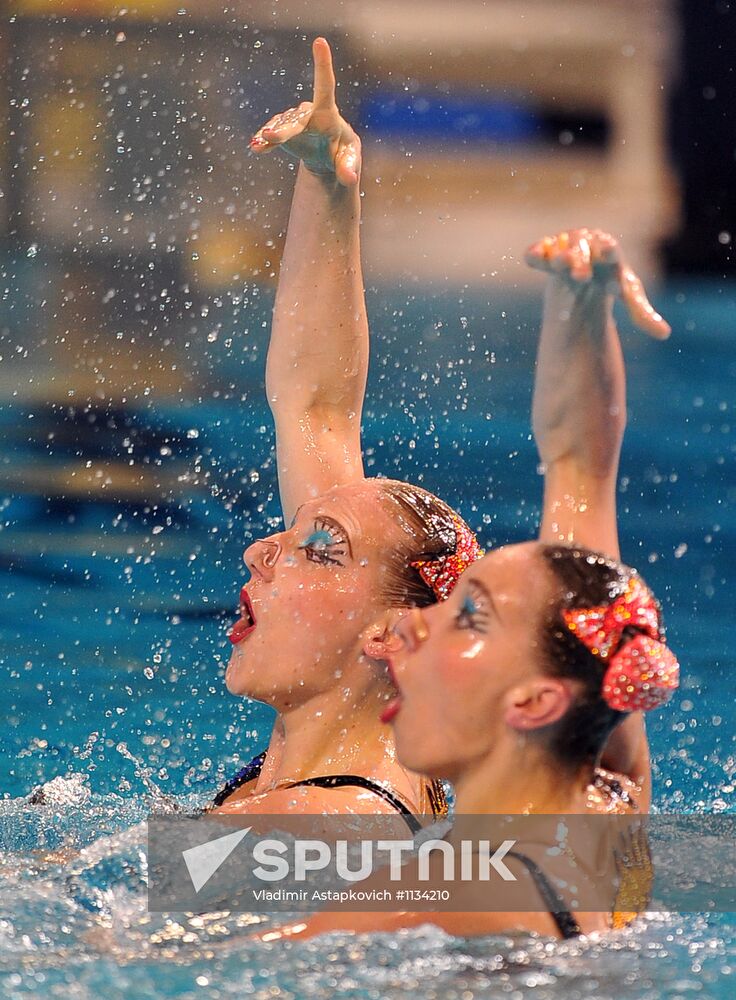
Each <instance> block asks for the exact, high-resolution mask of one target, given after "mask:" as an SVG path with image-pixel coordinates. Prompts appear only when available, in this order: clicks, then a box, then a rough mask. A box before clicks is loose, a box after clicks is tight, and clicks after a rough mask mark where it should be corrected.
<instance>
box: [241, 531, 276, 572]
mask: <svg viewBox="0 0 736 1000" xmlns="http://www.w3.org/2000/svg"><path fill="white" fill-rule="evenodd" d="M281 551H282V549H281V542H280V541H279V540H278V538H259V539H257V540H256V541H255V542H253V544H252V545H249V546H248V548H247V549H246V550H245V552H244V553H243V562H244V563H245V565H246V566H247V567H248V569H249V570H250V573H251V575H252V576H262V577H263V578H264V580H269V581H270V580H273V571H274V567H275V566H276V563H277V562H278V561H279V556H280V555H281Z"/></svg>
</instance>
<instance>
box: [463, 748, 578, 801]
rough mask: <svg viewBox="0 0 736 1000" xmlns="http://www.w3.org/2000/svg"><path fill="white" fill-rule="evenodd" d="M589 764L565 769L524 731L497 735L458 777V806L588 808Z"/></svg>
mask: <svg viewBox="0 0 736 1000" xmlns="http://www.w3.org/2000/svg"><path fill="white" fill-rule="evenodd" d="M590 779H591V769H590V768H589V767H587V766H584V767H581V768H580V769H579V770H578V771H577V772H575V771H573V772H570V771H565V770H563V769H561V767H560V765H559V763H556V762H555V761H553V760H550V758H549V757H548V755H547V753H546V751H545V750H544V748H542V747H540V746H539V744H538V743H536V742H535V741H533V740H530V739H529V738H528V737H526V736H524V735H523V734H520V733H511V734H509V735H508V736H506V737H504V738H502V739H501V740H499V743H498V745H497V746H495V747H494V748H493V750H492V751H491V753H489V754H487V755H485V756H483V757H480V758H478V759H477V760H475V761H473V762H472V763H471V764H470V765H468V766H467V767H465V768H463V771H462V772H461V773H460V774H458V775H457V776H456V777H455V778H454V779H452V780H453V781H454V785H455V799H456V812H457V813H458V814H459V815H480V814H484V813H508V814H521V813H560V814H565V813H577V812H583V811H584V810H585V803H586V794H587V786H588V783H589V781H590Z"/></svg>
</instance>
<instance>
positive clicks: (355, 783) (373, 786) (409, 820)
mask: <svg viewBox="0 0 736 1000" xmlns="http://www.w3.org/2000/svg"><path fill="white" fill-rule="evenodd" d="M299 785H312V786H314V787H316V788H350V787H353V788H365V789H366V790H367V791H369V792H373V793H374V794H376V795H380V796H381V798H382V799H383V800H384V801H385V802H388V804H389V805H390V806H392V807H393V808H394V809H395V810H396V811H397V812H399V813H401V816H402V818H403V819H404V821H405V822H406V825H407V826H408V827H409V829H410V830H411V832H412V833H418V832H419V831H420V830H421V829H422V824H421V823H420V822H419V820H418V819H417V818H416V816H415V815H414V813H413V812H412V811H411V809H410V808H409V807H408V806H407V805H406V803H405V802H402V801H401V799H400V798H399V797H398V795H396V794H395V793H394V792H391V791H389V789H388V788H385V787H384V786H383V785H380V784H379V783H378V782H377V781H372V780H371V779H370V778H364V777H363V776H362V775H360V774H323V775H320V776H319V777H318V778H305V780H304V781H295V782H294V783H293V784H292V785H288V786H287V787H288V788H297V787H298V786H299Z"/></svg>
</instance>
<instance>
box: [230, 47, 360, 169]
mask: <svg viewBox="0 0 736 1000" xmlns="http://www.w3.org/2000/svg"><path fill="white" fill-rule="evenodd" d="M312 55H313V56H314V95H313V99H312V100H311V101H303V102H302V103H301V104H300V105H299V106H298V107H296V108H289V110H288V111H283V112H282V113H281V114H280V115H276V116H275V117H274V118H272V119H271V120H270V121H268V122H266V124H265V125H264V126H263V127H262V128H260V129H259V130H258V131H257V132H256V134H255V135H254V136H253V138H252V139H251V141H250V148H251V149H252V150H253V152H254V153H267V152H270V151H271V150H272V149H276V148H277V147H279V146H280V147H281V148H282V149H283V150H284V151H285V152H287V153H290V154H291V155H292V156H295V157H296V158H297V159H299V160H303V161H304V164H305V166H306V167H307V168H308V169H309V170H311V171H312V172H313V173H317V174H333V175H334V176H335V177H336V178H337V180H338V181H339V182H340V184H342V185H344V186H345V187H351V186H352V185H353V184H357V183H358V179H359V177H360V139H359V138H358V136H357V135H356V134H355V132H354V131H353V130H352V128H351V127H350V125H348V123H347V122H346V121H345V119H344V118H342V117H341V115H340V112H339V111H338V109H337V104H336V103H335V73H334V70H333V68H332V53H331V52H330V46H329V45H328V44H327V41H326V40H325V39H324V38H316V39H315V40H314V42H313V44H312Z"/></svg>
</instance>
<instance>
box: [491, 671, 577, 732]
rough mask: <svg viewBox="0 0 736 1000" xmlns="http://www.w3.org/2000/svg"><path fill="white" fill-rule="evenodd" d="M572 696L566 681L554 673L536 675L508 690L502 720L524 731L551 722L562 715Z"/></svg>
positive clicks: (568, 706)
mask: <svg viewBox="0 0 736 1000" xmlns="http://www.w3.org/2000/svg"><path fill="white" fill-rule="evenodd" d="M574 697H575V692H574V691H573V689H572V685H570V684H569V683H568V682H566V681H564V680H560V679H559V678H556V677H536V678H534V679H533V680H531V681H529V682H528V683H526V684H520V685H519V686H518V687H515V688H512V689H511V691H509V692H508V694H507V696H506V704H505V709H504V721H505V722H506V724H507V725H508V726H510V727H511V728H512V729H517V730H521V731H526V732H528V731H529V730H531V729H542V728H543V727H544V726H551V725H553V724H554V723H555V722H559V720H560V719H561V718H562V717H563V715H565V713H566V712H567V711H568V709H569V708H570V706H571V705H572V703H573V699H574Z"/></svg>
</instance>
